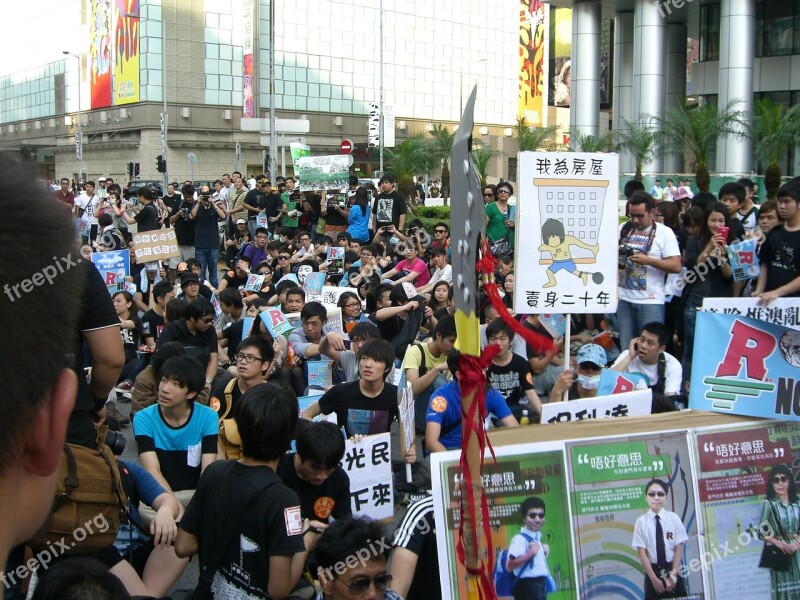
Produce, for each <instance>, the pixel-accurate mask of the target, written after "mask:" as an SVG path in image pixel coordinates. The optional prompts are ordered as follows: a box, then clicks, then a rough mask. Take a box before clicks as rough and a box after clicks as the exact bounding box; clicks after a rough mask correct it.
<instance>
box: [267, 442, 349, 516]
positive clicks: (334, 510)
mask: <svg viewBox="0 0 800 600" xmlns="http://www.w3.org/2000/svg"><path fill="white" fill-rule="evenodd" d="M295 454H296V453H294V452H292V453H290V454H284V455H283V456H282V457H281V459H280V460H279V461H278V477H280V478H281V479H282V480H283V483H284V484H285V485H286V486H287V487H288V488H289V489H292V490H294V492H295V493H296V494H297V497H298V498H300V510H301V512H302V513H303V518H304V519H311V520H312V521H321V522H322V523H328V519H329V518H330V517H333V518H334V519H343V518H345V517H349V516H351V515H352V509H351V507H350V478H349V477H348V476H347V473H345V472H344V469H342V468H341V467H336V469H334V471H333V473H331V474H330V476H329V477H328V478H327V479H326V480H325V481H324V482H323V483H322V484H321V485H314V484H312V483H310V482H308V481H304V480H302V479H300V477H299V476H298V475H297V470H296V469H295V468H294V457H295Z"/></svg>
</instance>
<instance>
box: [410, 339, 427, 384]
mask: <svg viewBox="0 0 800 600" xmlns="http://www.w3.org/2000/svg"><path fill="white" fill-rule="evenodd" d="M411 345H412V346H414V347H415V348H416V349H417V350H419V376H420V377H422V376H423V375H425V373H427V372H428V367H427V366H426V365H425V350H424V349H423V348H422V344H420V343H419V342H414V343H413V344H411Z"/></svg>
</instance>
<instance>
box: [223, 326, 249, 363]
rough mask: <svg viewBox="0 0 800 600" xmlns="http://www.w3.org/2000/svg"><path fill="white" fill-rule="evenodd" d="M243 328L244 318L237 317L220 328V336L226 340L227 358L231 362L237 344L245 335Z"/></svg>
mask: <svg viewBox="0 0 800 600" xmlns="http://www.w3.org/2000/svg"><path fill="white" fill-rule="evenodd" d="M243 329H244V319H239V320H238V321H236V322H235V323H231V324H230V325H228V326H227V327H226V328H225V329H223V330H222V338H223V339H225V340H228V346H227V348H226V350H227V351H228V360H230V361H231V363H233V355H234V354H236V349H237V348H238V347H239V344H241V343H242V340H243V339H244V338H246V337H247V336H246V335H244V332H243ZM249 333H250V332H248V335H249Z"/></svg>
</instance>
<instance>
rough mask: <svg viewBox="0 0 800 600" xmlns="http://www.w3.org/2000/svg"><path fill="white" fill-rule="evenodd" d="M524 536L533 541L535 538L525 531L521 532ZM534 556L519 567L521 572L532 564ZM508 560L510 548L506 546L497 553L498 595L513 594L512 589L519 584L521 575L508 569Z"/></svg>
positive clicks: (496, 582) (495, 571) (495, 567)
mask: <svg viewBox="0 0 800 600" xmlns="http://www.w3.org/2000/svg"><path fill="white" fill-rule="evenodd" d="M520 533H521V535H522V537H524V538H525V539H526V540H528V542H532V541H533V538H529V537H528V536H527V535H525V532H520ZM533 559H534V557H533V556H532V557H531V558H530V559H529V560H528V562H526V563H525V564H524V565H522V567H518V568H519V569H520V573H521V572H522V569H524V568H525V567H527V566H528V565H530V563H532V562H533ZM507 562H508V548H505V549H503V550H501V551H500V554H498V555H497V562H496V564H495V565H494V591H495V592H496V593H497V595H498V596H511V595H512V590H513V589H514V586H515V585H516V584H517V580H518V579H519V577H518V576H517V575H515V574H514V571H509V570H508V569H506V563H507Z"/></svg>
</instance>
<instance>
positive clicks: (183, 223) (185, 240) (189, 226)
mask: <svg viewBox="0 0 800 600" xmlns="http://www.w3.org/2000/svg"><path fill="white" fill-rule="evenodd" d="M192 208H194V202H187V201H186V200H182V201H181V204H180V205H179V207H178V210H179V211H180V213H181V218H180V219H178V220H177V221H175V224H174V225H173V227H174V228H175V237H176V238H178V245H179V246H194V229H195V222H194V221H193V220H192V219H190V218H189V213H190V212H191V211H192Z"/></svg>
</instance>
